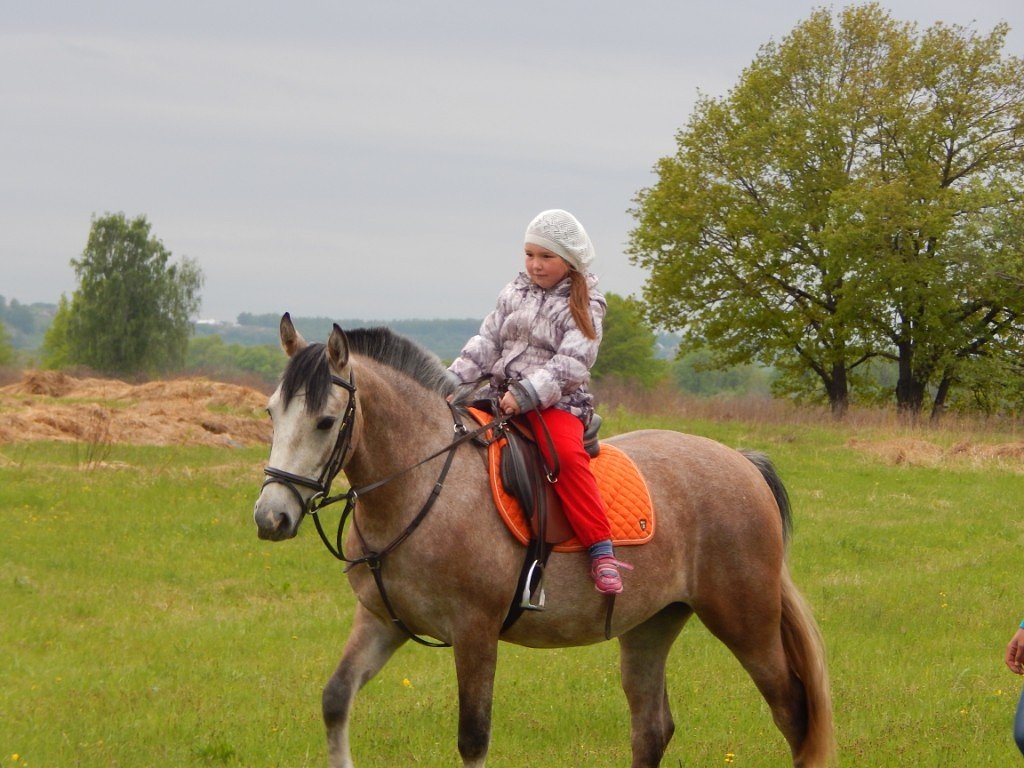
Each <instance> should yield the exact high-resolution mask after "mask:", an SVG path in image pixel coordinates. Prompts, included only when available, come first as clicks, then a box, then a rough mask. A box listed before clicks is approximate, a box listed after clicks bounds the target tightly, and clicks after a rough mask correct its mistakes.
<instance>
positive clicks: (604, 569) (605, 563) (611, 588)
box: [590, 555, 633, 595]
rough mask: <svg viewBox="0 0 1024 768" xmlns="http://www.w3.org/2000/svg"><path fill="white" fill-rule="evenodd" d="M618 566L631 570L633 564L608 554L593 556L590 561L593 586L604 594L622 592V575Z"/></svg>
mask: <svg viewBox="0 0 1024 768" xmlns="http://www.w3.org/2000/svg"><path fill="white" fill-rule="evenodd" d="M619 568H625V569H626V570H627V571H632V570H633V566H632V565H630V564H629V563H624V562H622V561H621V560H616V559H615V558H614V557H611V556H610V555H603V556H601V557H595V558H594V559H593V560H591V561H590V576H591V578H593V579H594V588H595V589H596V590H597V591H598V592H600V593H601V594H604V595H617V594H619V593H620V592H622V576H620V575H619Z"/></svg>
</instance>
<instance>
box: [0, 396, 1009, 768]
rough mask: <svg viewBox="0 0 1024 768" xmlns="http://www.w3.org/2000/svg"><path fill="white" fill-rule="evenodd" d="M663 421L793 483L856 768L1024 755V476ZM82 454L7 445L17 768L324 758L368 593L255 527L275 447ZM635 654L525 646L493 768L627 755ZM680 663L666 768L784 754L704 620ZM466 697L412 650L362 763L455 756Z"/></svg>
mask: <svg viewBox="0 0 1024 768" xmlns="http://www.w3.org/2000/svg"><path fill="white" fill-rule="evenodd" d="M606 424H607V427H606V430H607V431H608V432H609V433H610V432H612V431H621V430H624V429H634V428H639V427H646V426H663V425H666V424H665V420H664V419H660V420H656V419H639V418H632V417H629V416H627V415H624V414H622V413H618V414H612V415H611V416H609V417H606ZM667 426H671V427H673V428H680V429H685V430H687V431H695V432H700V433H702V434H707V435H709V436H712V437H715V438H717V439H720V440H722V441H723V442H725V443H726V444H728V445H733V446H735V447H748V448H755V449H759V450H764V451H766V452H768V453H769V454H770V455H771V456H772V457H773V459H774V460H775V462H776V464H777V466H778V468H779V470H780V472H781V474H782V475H783V478H784V479H785V481H786V484H787V487H788V488H789V491H790V494H791V497H792V500H793V505H794V510H795V517H796V530H795V535H794V539H793V542H792V545H791V549H790V563H791V568H792V570H793V573H794V578H795V579H796V581H797V583H798V584H799V585H800V587H801V589H802V590H803V591H804V593H805V594H806V596H807V598H808V599H809V601H810V602H811V604H812V606H813V607H814V610H815V614H816V616H817V618H818V620H819V623H820V624H821V627H822V631H823V633H824V635H825V638H826V642H827V645H828V650H829V657H830V667H831V674H832V681H833V692H834V705H835V710H836V722H837V734H838V739H839V746H840V764H841V765H843V766H865V767H868V766H870V767H875V766H897V765H899V766H904V765H928V766H983V765H1006V764H1009V763H1012V762H1014V761H1015V760H1017V759H1019V756H1018V755H1017V754H1016V748H1015V747H1014V745H1013V742H1012V739H1011V736H1010V725H1011V720H1012V717H1013V711H1014V706H1015V704H1016V699H1017V695H1018V693H1019V691H1020V684H1019V681H1018V679H1017V678H1015V677H1014V676H1013V675H1011V674H1010V673H1009V672H1008V671H1007V670H1006V669H1005V667H1003V666H1002V652H1003V648H1004V646H1005V644H1006V642H1007V640H1008V639H1009V636H1010V634H1012V631H1013V629H1014V627H1015V626H1016V624H1017V622H1018V621H1019V619H1020V618H1022V617H1024V597H1022V595H1021V594H1020V586H1021V582H1020V577H1019V574H1020V559H1021V553H1022V551H1024V547H1022V545H1024V523H1022V521H1021V515H1020V505H1021V502H1022V499H1024V472H1022V469H1024V468H1022V467H1020V466H1019V463H1018V466H1017V467H1016V468H1015V467H1013V466H1012V465H1011V466H1005V465H1002V466H995V465H979V466H973V465H968V464H956V463H948V464H944V465H943V466H941V467H914V466H893V465H888V464H885V463H882V462H881V461H880V460H878V459H876V458H873V457H872V456H871V455H870V454H869V453H867V452H864V451H860V450H857V449H855V448H853V447H850V439H851V437H857V438H859V439H862V440H872V439H874V440H881V439H884V438H886V437H887V435H884V434H880V433H877V432H871V431H869V430H859V431H858V430H854V429H853V428H834V427H830V426H820V425H817V426H816V425H787V426H778V425H774V426H773V425H750V424H740V423H734V422H723V423H711V422H685V421H674V422H672V423H671V424H667ZM924 437H925V438H926V439H935V440H937V441H942V440H944V439H945V438H944V437H943V436H941V435H938V436H934V438H933V437H932V436H930V435H927V434H926V435H925V436H924ZM979 439H993V438H992V437H991V436H982V437H981V438H979ZM947 442H948V441H947ZM82 451H83V449H82V447H81V446H78V447H75V446H68V445H45V444H29V445H16V446H10V445H7V446H0V523H2V526H3V531H4V533H3V545H2V547H0V610H2V613H0V765H3V766H7V765H10V766H18V767H19V768H21V767H22V766H34V767H35V768H53V767H57V768H62V767H64V766H119V767H122V768H124V767H130V766H138V767H139V768H142V767H143V766H145V767H147V768H148V766H152V765H157V764H159V765H166V766H175V767H177V766H221V765H226V766H247V767H248V766H282V767H283V766H288V767H289V768H293V767H295V766H322V765H325V764H326V757H325V748H324V742H323V733H322V726H321V724H320V717H319V695H320V688H321V686H322V684H323V682H324V681H325V680H326V679H327V677H328V676H329V674H330V672H331V671H332V670H333V668H334V665H335V664H336V662H337V659H338V656H339V655H340V652H341V648H342V644H343V642H344V639H345V636H346V634H347V630H348V626H349V623H350V620H351V613H352V601H353V599H352V596H351V594H350V592H349V591H348V588H347V585H346V582H345V580H344V577H343V575H342V573H341V569H340V568H339V567H338V565H337V564H336V562H335V561H334V560H333V559H332V558H331V557H330V556H329V555H328V554H327V553H326V552H325V551H324V550H323V548H322V545H321V544H320V542H319V540H318V539H317V538H316V537H315V535H313V531H312V529H304V530H303V531H302V533H301V535H300V536H299V538H298V539H297V540H295V541H292V542H288V543H285V544H276V545H275V544H268V543H265V542H260V541H258V540H257V539H256V535H255V527H254V525H253V523H252V519H251V512H250V511H251V508H252V502H253V501H254V499H255V496H256V493H257V492H258V488H259V484H260V482H261V479H262V477H261V474H260V468H261V466H262V463H263V461H264V459H265V456H266V451H265V450H264V449H246V450H231V449H200V448H188V449H186V448H129V447H121V446H114V447H113V448H112V449H111V450H110V453H109V455H107V456H105V457H104V463H102V464H98V465H97V464H95V463H90V462H83V460H82ZM408 545H409V546H413V545H414V540H413V541H410V542H409V544H408ZM616 665H617V658H616V646H615V645H614V644H612V643H605V644H601V645H598V646H592V647H588V648H581V649H568V650H563V651H535V650H527V649H521V648H516V647H513V646H507V645H503V646H502V649H501V657H500V663H499V669H498V676H497V683H496V697H495V709H494V732H493V739H492V748H491V755H490V759H489V761H488V763H489V765H493V766H495V767H496V768H497V767H498V766H504V767H505V768H527V767H529V768H535V767H536V766H560V767H564V766H606V765H628V764H629V744H628V740H629V736H628V715H627V710H626V704H625V701H624V698H623V696H622V693H621V691H620V690H619V687H618V674H617V666H616ZM670 665H671V671H670V680H669V683H670V692H671V698H672V704H673V711H674V713H675V718H676V722H677V726H678V729H677V733H676V737H675V739H674V740H673V742H672V745H671V746H670V748H669V752H668V754H667V755H666V758H665V761H664V763H663V765H664V766H666V767H667V768H676V767H677V766H721V765H732V766H785V765H787V760H786V759H785V757H786V748H785V745H784V743H783V740H782V738H781V736H780V735H779V734H778V732H777V731H776V730H775V728H774V726H773V725H772V723H771V718H770V715H769V713H768V711H767V708H766V706H765V705H764V704H763V702H762V700H761V699H760V697H759V696H758V694H757V692H756V691H755V689H754V687H753V685H752V683H751V682H750V680H749V678H748V677H747V676H746V675H745V674H744V673H743V672H742V670H741V669H740V668H739V666H738V665H737V664H736V662H735V661H734V660H733V659H732V657H731V656H730V655H729V654H728V652H727V651H725V649H724V648H723V647H722V646H721V644H719V643H718V642H717V641H716V640H714V639H713V638H712V637H711V636H710V635H709V634H708V633H707V632H706V631H705V630H704V629H703V628H702V627H701V626H700V624H699V622H696V621H694V622H692V623H691V625H690V626H689V627H687V629H686V631H684V633H683V636H682V637H681V638H680V640H679V642H678V643H677V645H676V647H675V649H674V650H673V654H672V657H671V660H670ZM455 699H456V697H455V681H454V672H453V669H452V664H451V652H450V651H449V650H430V649H424V648H420V647H418V646H413V645H412V644H410V645H409V646H408V647H405V648H403V649H402V650H401V651H400V652H399V653H398V654H397V655H396V656H395V658H394V659H393V660H392V661H391V662H390V663H389V664H388V666H387V667H385V669H384V670H383V672H382V673H381V674H380V675H378V677H377V678H375V679H374V680H373V681H372V682H371V683H370V684H369V685H368V686H367V688H366V690H365V691H364V692H363V693H362V694H361V696H360V699H359V701H358V703H357V709H356V712H355V715H354V720H353V728H352V737H353V751H354V753H355V757H356V762H357V764H358V765H359V766H360V768H372V767H373V766H405V765H422V766H451V765H455V764H458V758H457V752H456V747H455V728H456V700H455ZM15 755H17V759H15V758H14V756H15Z"/></svg>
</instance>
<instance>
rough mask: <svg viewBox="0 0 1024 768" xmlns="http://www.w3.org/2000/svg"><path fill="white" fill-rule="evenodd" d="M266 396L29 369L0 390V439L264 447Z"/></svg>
mask: <svg viewBox="0 0 1024 768" xmlns="http://www.w3.org/2000/svg"><path fill="white" fill-rule="evenodd" d="M265 404H266V395H264V394H263V393H262V392H259V391H257V390H255V389H251V388H249V387H241V386H237V385H233V384H224V383H222V382H216V381H211V380H209V379H200V378H190V379H175V380H169V381H152V382H147V383H145V384H129V383H127V382H124V381H120V380H117V379H101V378H76V377H74V376H69V375H68V374H66V373H62V372H59V371H28V372H27V373H26V374H25V376H24V377H23V378H22V380H21V381H20V382H18V383H16V384H10V385H8V386H5V387H0V443H14V442H28V441H36V440H56V441H68V442H78V443H86V444H95V445H97V446H102V445H105V444H111V443H113V444H116V443H126V444H133V445H265V444H268V443H269V440H270V422H269V419H267V418H265V417H264V416H263V408H264V406H265Z"/></svg>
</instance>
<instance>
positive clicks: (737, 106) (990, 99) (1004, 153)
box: [630, 3, 1024, 415]
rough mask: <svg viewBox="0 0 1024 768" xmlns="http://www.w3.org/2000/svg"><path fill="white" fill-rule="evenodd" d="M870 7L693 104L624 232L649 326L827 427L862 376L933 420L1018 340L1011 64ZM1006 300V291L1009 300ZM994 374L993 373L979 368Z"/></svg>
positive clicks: (1023, 88)
mask: <svg viewBox="0 0 1024 768" xmlns="http://www.w3.org/2000/svg"><path fill="white" fill-rule="evenodd" d="M1007 31H1008V28H1007V27H1006V26H1005V25H999V26H997V27H996V28H995V29H994V30H993V31H992V32H991V33H990V34H989V35H986V36H981V35H977V34H975V33H973V32H970V31H969V30H966V29H964V28H962V27H950V26H946V25H943V24H937V25H935V26H933V27H931V28H930V29H928V30H927V31H926V32H925V33H924V34H918V33H917V31H916V27H914V26H913V25H909V24H903V23H898V22H896V21H894V20H893V19H892V18H891V17H890V16H889V15H888V13H886V12H885V11H884V10H883V9H882V8H881V7H880V6H878V5H876V4H873V3H872V4H868V5H862V6H852V7H848V8H846V9H844V10H843V11H842V12H841V13H840V14H839V16H838V17H837V18H833V16H832V15H831V14H830V13H829V12H828V11H827V10H823V9H822V10H817V11H815V12H813V13H812V14H811V16H810V17H809V18H808V19H807V20H806V21H805V22H803V23H801V24H800V25H798V26H797V27H796V28H795V29H794V30H793V32H791V33H790V35H789V36H788V37H787V38H785V39H784V40H783V41H782V42H781V43H779V44H774V43H769V44H767V45H765V46H764V47H762V49H761V50H760V51H759V53H758V55H757V57H756V58H755V60H754V62H753V64H752V65H751V66H750V67H749V68H748V69H747V70H746V71H745V72H744V73H743V75H742V76H741V78H740V81H739V83H738V84H737V85H736V87H735V88H734V89H733V90H732V91H731V92H730V93H729V94H728V95H727V96H726V97H724V98H721V99H711V98H707V97H703V98H701V99H700V100H699V102H698V104H697V106H696V108H695V111H694V114H693V116H692V117H691V119H690V121H689V123H688V125H687V126H686V128H685V129H683V130H681V131H680V132H679V134H678V136H677V146H678V150H677V153H676V154H675V155H674V156H672V157H668V158H663V159H662V160H661V161H659V163H658V165H657V167H656V170H657V172H658V176H659V180H658V183H657V184H656V185H655V186H653V187H651V188H649V189H645V190H642V191H641V192H640V193H639V194H638V196H637V199H636V203H637V207H636V208H635V209H634V210H633V215H634V216H635V217H636V219H637V222H638V223H637V226H636V228H635V229H634V230H633V232H632V234H631V244H630V252H631V255H632V259H633V261H634V263H638V264H640V265H641V266H644V267H646V268H648V269H650V270H651V274H650V277H649V278H648V281H647V283H646V285H645V288H644V297H645V299H646V300H647V302H648V307H649V309H648V316H649V318H650V319H651V321H652V322H654V323H655V324H657V325H661V326H663V327H666V328H668V329H677V330H680V331H682V332H683V343H684V345H686V346H687V347H688V348H690V349H697V348H700V347H703V346H706V347H707V348H709V349H711V350H712V351H713V353H714V354H715V355H716V358H717V360H718V361H719V362H720V363H723V364H737V363H745V362H751V361H757V362H761V363H763V364H768V365H771V366H773V367H774V368H775V369H776V371H777V372H778V373H779V374H780V375H781V376H780V379H779V381H778V384H779V386H780V387H781V388H783V389H785V390H788V391H791V392H798V393H799V392H804V391H806V390H807V387H808V386H809V385H810V384H811V383H813V385H814V386H815V387H816V388H817V389H818V391H819V392H822V393H823V394H824V395H825V397H826V398H827V400H828V402H829V403H830V405H831V407H832V410H833V413H835V414H836V415H842V414H843V413H844V412H845V411H846V409H847V407H848V404H849V400H850V397H851V392H853V391H856V390H857V387H858V385H859V383H860V380H861V378H862V377H864V379H866V378H867V377H865V376H864V369H865V366H866V365H867V364H868V363H869V361H871V360H874V359H876V358H889V359H893V360H895V361H896V362H897V363H898V366H899V371H900V374H899V380H898V382H897V385H896V387H895V396H896V399H897V403H898V405H899V407H900V408H901V409H902V410H904V411H906V412H908V413H913V414H916V413H918V412H919V411H920V410H921V409H922V407H923V404H924V398H925V394H926V393H929V392H931V393H932V394H933V396H934V400H933V413H939V412H941V409H942V407H943V403H944V402H945V398H946V397H947V396H948V393H949V390H950V389H951V388H953V387H955V386H956V385H957V384H958V382H959V381H960V380H961V373H962V372H963V371H964V370H965V369H966V368H967V367H968V366H969V364H970V361H971V360H972V359H974V358H977V357H979V356H983V355H999V354H1000V352H999V350H1000V349H1001V348H1002V347H1003V346H1004V340H1005V339H1006V338H1007V337H1009V336H1012V335H1013V334H1015V333H1019V332H1020V329H1021V323H1022V318H1024V315H1022V312H1024V292H1021V291H1020V290H1019V284H1020V280H1021V277H1022V275H1024V264H1022V257H1021V245H1020V243H1021V241H1020V239H1019V238H1015V237H1012V236H1010V235H1011V233H1013V232H1015V231H1017V230H1018V229H1019V228H1020V222H1021V218H1022V216H1024V213H1022V210H1021V206H1020V200H1021V199H1022V196H1024V178H1022V177H1024V175H1022V169H1024V132H1022V130H1021V127H1022V122H1024V62H1022V61H1021V60H1020V59H1018V58H1015V57H1004V56H1002V54H1001V50H1002V47H1003V43H1004V40H1005V37H1006V33H1007ZM1015 286H1018V287H1015ZM988 370H989V371H995V370H997V367H995V366H989V367H988Z"/></svg>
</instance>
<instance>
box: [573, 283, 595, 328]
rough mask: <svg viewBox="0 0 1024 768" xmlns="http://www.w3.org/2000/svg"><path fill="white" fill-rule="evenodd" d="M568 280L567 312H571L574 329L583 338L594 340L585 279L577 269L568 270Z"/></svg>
mask: <svg viewBox="0 0 1024 768" xmlns="http://www.w3.org/2000/svg"><path fill="white" fill-rule="evenodd" d="M569 280H570V285H569V311H570V312H572V319H573V320H575V321H576V327H577V328H579V329H580V331H581V332H582V333H583V335H584V336H586V337H587V338H588V339H596V338H597V331H596V330H594V319H593V318H592V317H591V316H590V289H589V288H588V287H587V278H586V277H585V276H584V274H583V273H582V272H580V271H579V270H578V269H570V270H569Z"/></svg>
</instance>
